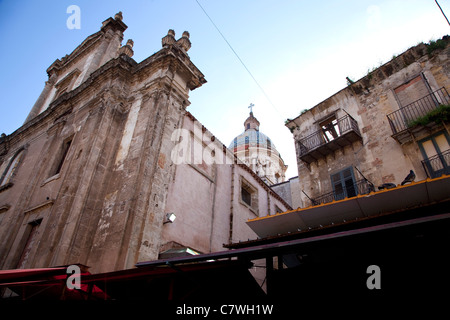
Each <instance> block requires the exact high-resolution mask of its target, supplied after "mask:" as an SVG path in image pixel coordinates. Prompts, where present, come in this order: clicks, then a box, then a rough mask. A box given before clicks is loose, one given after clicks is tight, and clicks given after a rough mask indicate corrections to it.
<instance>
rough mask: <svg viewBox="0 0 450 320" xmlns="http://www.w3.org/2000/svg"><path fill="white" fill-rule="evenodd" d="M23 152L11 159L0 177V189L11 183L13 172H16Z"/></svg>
mask: <svg viewBox="0 0 450 320" xmlns="http://www.w3.org/2000/svg"><path fill="white" fill-rule="evenodd" d="M24 151H25V150H24V149H22V150H20V151H19V152H17V153H16V155H15V156H14V157H13V158H12V160H11V161H10V163H9V165H8V166H7V167H6V169H5V172H3V174H2V176H1V182H0V187H1V186H4V185H6V184H7V183H9V182H11V179H12V177H13V175H14V172H15V171H16V169H17V167H18V166H19V164H20V160H21V159H22V156H23V152H24Z"/></svg>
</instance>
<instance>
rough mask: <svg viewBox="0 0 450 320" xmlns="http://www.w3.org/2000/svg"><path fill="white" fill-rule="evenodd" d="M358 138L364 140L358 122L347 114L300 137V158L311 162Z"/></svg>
mask: <svg viewBox="0 0 450 320" xmlns="http://www.w3.org/2000/svg"><path fill="white" fill-rule="evenodd" d="M358 140H360V141H362V136H361V133H360V131H359V128H358V123H357V122H356V120H355V119H353V118H352V117H351V116H350V115H346V116H344V117H342V118H340V119H337V120H334V121H333V122H330V123H329V124H327V125H326V126H322V129H321V130H319V131H316V132H314V133H313V134H311V135H309V136H307V137H305V138H302V139H300V140H299V141H298V142H297V146H298V150H299V156H300V159H301V160H302V161H304V162H306V163H308V164H310V163H311V162H314V161H317V160H319V159H321V158H325V157H326V156H327V155H329V154H331V153H334V152H335V151H336V150H338V149H341V148H343V147H345V146H348V145H351V144H352V143H353V142H355V141H358Z"/></svg>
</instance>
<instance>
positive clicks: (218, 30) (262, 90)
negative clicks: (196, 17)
mask: <svg viewBox="0 0 450 320" xmlns="http://www.w3.org/2000/svg"><path fill="white" fill-rule="evenodd" d="M195 2H197V4H198V6H199V7H200V9H202V11H203V13H204V14H205V15H206V16H207V17H208V19H209V21H211V23H212V25H213V26H214V28H216V30H217V32H219V34H220V35H221V36H222V38H223V40H224V41H225V42H226V43H227V45H228V47H230V49H231V51H233V53H234V55H235V56H236V58H238V60H239V62H240V63H241V64H242V66H243V67H244V68H245V70H246V71H247V73H248V74H249V75H250V77H251V78H252V79H253V81H254V82H255V83H256V85H257V86H258V88H259V89H260V90H261V92H262V93H263V94H264V96H265V97H266V99H267V101H269V103H270V105H271V106H272V107H273V108H274V109H275V111H276V112H277V113H278V114H279V115H280V117H281V118H283V116H282V115H281V113H280V111H278V109H277V107H275V104H274V103H273V102H272V100H270V98H269V95H268V94H267V93H266V91H265V90H264V89H263V87H262V86H261V85H260V84H259V82H258V80H256V78H255V76H254V75H253V74H252V72H251V71H250V70H249V68H247V66H246V65H245V63H244V61H242V59H241V58H240V57H239V55H238V54H237V52H236V50H234V48H233V46H232V45H231V44H230V42H229V41H228V40H227V38H226V37H225V36H224V35H223V33H222V32H221V31H220V29H219V27H218V26H217V25H216V24H215V23H214V21H213V19H212V18H211V17H210V16H209V14H208V13H207V12H206V10H205V8H203V7H202V5H201V4H200V2H199V1H198V0H195Z"/></svg>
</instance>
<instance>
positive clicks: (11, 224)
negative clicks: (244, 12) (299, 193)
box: [0, 13, 290, 273]
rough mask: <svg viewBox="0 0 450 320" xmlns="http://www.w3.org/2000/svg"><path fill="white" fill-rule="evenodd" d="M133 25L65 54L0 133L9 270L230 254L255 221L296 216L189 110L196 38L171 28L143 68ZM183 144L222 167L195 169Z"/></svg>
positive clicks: (110, 26)
mask: <svg viewBox="0 0 450 320" xmlns="http://www.w3.org/2000/svg"><path fill="white" fill-rule="evenodd" d="M126 28H127V26H126V25H125V23H124V22H123V21H122V15H121V13H118V14H116V16H115V17H114V18H108V19H107V20H105V21H104V22H103V24H102V27H101V29H100V31H98V32H97V33H94V34H92V35H91V36H89V37H88V38H87V39H86V40H85V41H84V42H83V43H81V44H80V45H79V46H78V47H77V48H76V49H75V50H74V51H73V52H72V53H70V54H69V55H66V56H65V57H63V58H62V59H57V60H56V61H55V62H54V63H53V64H52V65H51V66H50V67H49V68H48V70H47V73H48V75H49V80H48V81H47V82H46V84H45V87H44V90H43V91H42V94H41V95H40V96H39V98H38V99H37V101H36V103H35V105H34V106H33V108H32V110H31V112H30V114H29V116H28V117H27V119H26V121H25V123H24V124H23V125H22V126H21V127H20V128H18V129H17V130H16V131H15V132H13V133H12V134H10V135H8V136H6V135H2V137H1V138H0V268H1V269H15V268H38V267H49V266H57V265H68V264H73V263H81V264H84V265H88V266H91V271H92V272H93V273H96V272H106V271H113V270H121V269H126V268H131V267H133V266H134V265H135V264H136V263H137V262H139V261H148V260H155V259H158V258H159V257H167V256H170V255H183V254H196V253H208V252H213V251H218V250H223V248H222V245H223V244H224V243H230V242H236V241H239V240H241V239H242V240H244V239H248V238H252V237H254V233H253V231H252V230H251V229H250V228H249V227H248V226H247V225H246V224H245V222H246V221H247V220H248V219H251V218H255V217H258V216H265V215H271V214H274V213H276V212H277V211H278V210H282V211H285V210H289V209H290V206H289V205H288V204H287V203H286V202H285V201H284V200H283V199H282V198H280V197H279V196H278V195H277V194H276V193H275V192H273V191H272V190H271V189H270V188H268V187H267V185H266V184H265V183H264V182H263V181H262V180H261V178H260V177H258V176H257V175H256V174H255V173H254V172H253V171H252V170H251V169H250V168H248V167H247V166H246V165H245V164H244V163H242V162H241V161H240V160H239V159H238V158H237V157H235V155H234V154H233V153H232V152H231V151H230V150H228V149H227V148H226V147H225V146H224V145H223V144H222V143H220V142H219V141H218V139H215V137H214V135H213V134H211V133H210V132H209V131H208V130H207V129H206V128H204V127H203V126H202V125H201V124H199V123H198V121H196V120H195V117H194V116H193V115H191V114H190V113H189V112H187V111H186V108H187V106H188V105H189V92H190V91H191V90H194V89H197V88H199V87H200V86H202V85H203V84H204V83H206V80H205V77H204V75H203V74H202V73H201V72H200V70H198V68H197V67H196V66H195V65H194V64H193V63H192V62H191V60H190V57H189V56H188V54H187V51H188V50H189V48H190V46H191V42H190V39H189V33H188V32H184V33H183V35H182V36H181V37H180V38H179V39H178V40H176V39H175V32H174V31H173V30H169V32H168V34H167V35H166V36H165V37H163V38H162V49H161V50H160V51H158V52H157V53H155V54H153V55H152V56H150V57H148V58H147V59H145V60H144V61H142V62H140V63H137V62H136V61H135V60H133V59H132V55H133V41H132V40H128V41H127V43H126V45H121V43H122V40H123V32H124V31H125V30H126ZM198 132H201V133H200V134H197V133H198ZM183 135H184V136H183ZM182 137H190V138H192V139H193V140H192V141H194V142H193V144H192V145H195V141H198V143H199V144H200V145H202V146H203V145H204V146H205V148H206V149H205V150H208V152H204V153H203V154H208V155H209V156H210V157H212V158H213V159H218V158H221V159H222V160H223V161H208V160H207V159H206V160H205V159H203V160H201V161H196V158H195V156H194V158H191V160H192V159H194V160H193V161H191V162H190V161H189V160H187V158H186V155H187V153H188V152H190V151H191V150H193V149H190V148H187V149H186V148H181V149H180V148H179V147H180V146H181V145H183V144H182V143H181V140H182ZM205 139H209V140H208V141H207V142H205ZM186 141H187V140H185V142H186ZM208 148H210V149H208ZM180 154H184V156H183V155H182V156H180ZM180 157H181V158H182V159H184V160H183V161H181V162H177V161H178V160H180ZM175 217H176V219H175V220H174V218H175Z"/></svg>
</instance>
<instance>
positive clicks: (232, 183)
mask: <svg viewBox="0 0 450 320" xmlns="http://www.w3.org/2000/svg"><path fill="white" fill-rule="evenodd" d="M233 206H234V163H233V164H232V165H231V202H230V235H229V238H228V243H232V239H233Z"/></svg>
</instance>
